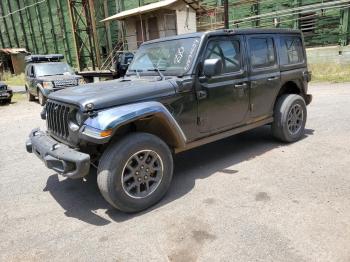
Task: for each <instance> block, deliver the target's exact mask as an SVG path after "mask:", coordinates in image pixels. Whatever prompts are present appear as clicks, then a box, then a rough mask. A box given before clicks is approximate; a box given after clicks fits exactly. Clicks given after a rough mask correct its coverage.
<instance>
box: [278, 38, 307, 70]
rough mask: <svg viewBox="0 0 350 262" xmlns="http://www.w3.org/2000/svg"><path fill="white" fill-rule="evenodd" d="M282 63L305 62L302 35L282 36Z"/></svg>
mask: <svg viewBox="0 0 350 262" xmlns="http://www.w3.org/2000/svg"><path fill="white" fill-rule="evenodd" d="M280 56H281V65H293V64H298V63H303V62H304V52H303V45H302V42H301V39H300V37H293V36H291V37H286V36H282V37H281V54H280Z"/></svg>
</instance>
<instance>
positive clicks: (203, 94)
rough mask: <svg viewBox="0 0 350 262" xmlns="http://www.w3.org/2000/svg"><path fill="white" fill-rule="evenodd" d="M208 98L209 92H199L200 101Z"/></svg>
mask: <svg viewBox="0 0 350 262" xmlns="http://www.w3.org/2000/svg"><path fill="white" fill-rule="evenodd" d="M207 96H208V94H207V91H204V90H201V91H198V92H197V98H198V100H202V99H205V98H207Z"/></svg>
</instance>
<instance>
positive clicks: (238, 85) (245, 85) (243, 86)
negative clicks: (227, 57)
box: [234, 83, 247, 88]
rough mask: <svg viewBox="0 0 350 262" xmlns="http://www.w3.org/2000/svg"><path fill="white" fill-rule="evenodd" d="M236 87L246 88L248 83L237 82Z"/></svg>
mask: <svg viewBox="0 0 350 262" xmlns="http://www.w3.org/2000/svg"><path fill="white" fill-rule="evenodd" d="M234 87H235V88H245V87H247V83H241V84H235V85H234Z"/></svg>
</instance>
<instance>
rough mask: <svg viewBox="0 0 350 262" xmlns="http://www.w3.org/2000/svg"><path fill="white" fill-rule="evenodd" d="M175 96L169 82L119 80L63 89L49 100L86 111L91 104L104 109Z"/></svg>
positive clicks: (52, 94) (51, 95) (95, 107)
mask: <svg viewBox="0 0 350 262" xmlns="http://www.w3.org/2000/svg"><path fill="white" fill-rule="evenodd" d="M173 94H175V88H174V86H173V85H172V84H171V82H170V81H169V80H162V81H156V80H154V78H152V79H136V80H123V79H118V80H111V81H105V82H99V83H93V84H86V85H80V86H76V87H71V88H67V89H63V90H60V91H57V92H54V93H51V94H50V95H49V99H51V100H56V101H59V102H64V103H68V104H74V105H77V106H79V107H80V108H81V110H82V111H85V106H86V105H87V104H89V103H92V104H93V105H94V109H103V108H109V107H113V106H117V105H123V104H127V103H135V102H139V101H144V100H151V99H157V98H159V97H165V96H170V95H173Z"/></svg>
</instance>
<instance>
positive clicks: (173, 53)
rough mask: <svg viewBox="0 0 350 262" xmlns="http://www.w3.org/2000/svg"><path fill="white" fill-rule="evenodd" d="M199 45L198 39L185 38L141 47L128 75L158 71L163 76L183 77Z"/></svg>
mask: <svg viewBox="0 0 350 262" xmlns="http://www.w3.org/2000/svg"><path fill="white" fill-rule="evenodd" d="M199 43H200V40H199V38H186V39H175V40H169V41H162V42H157V43H152V44H145V45H142V46H141V47H140V49H139V50H138V51H137V53H136V54H135V57H134V59H133V62H132V63H131V65H130V66H129V69H128V73H130V72H131V73H132V72H137V73H139V72H146V71H155V69H159V71H162V72H163V73H164V74H165V75H183V74H185V73H186V72H187V71H188V70H189V69H190V67H191V65H192V62H193V59H194V58H195V54H196V52H197V49H198V45H199Z"/></svg>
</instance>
